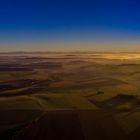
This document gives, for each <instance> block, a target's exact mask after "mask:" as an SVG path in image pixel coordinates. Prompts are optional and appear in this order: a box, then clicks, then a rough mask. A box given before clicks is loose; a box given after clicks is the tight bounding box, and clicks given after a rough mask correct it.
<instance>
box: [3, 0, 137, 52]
mask: <svg viewBox="0 0 140 140" xmlns="http://www.w3.org/2000/svg"><path fill="white" fill-rule="evenodd" d="M139 39H140V1H139V0H2V1H0V44H1V45H0V50H1V51H6V50H9V51H10V50H12V51H14V50H18V51H20V50H21V51H22V50H28V49H29V50H39V47H40V48H41V50H43V49H45V50H47V49H48V50H51V49H52V50H55V49H56V50H59V48H60V50H63V49H66V50H71V49H74V48H75V50H76V49H77V50H79V49H83V50H84V49H85V50H86V48H88V49H93V50H96V49H97V50H98V48H99V50H100V49H103V50H105V49H114V48H115V49H116V50H117V49H118V50H121V49H122V50H127V49H128V50H133V47H134V48H135V49H136V50H137V49H138V50H139V48H140V45H139V44H140V43H139ZM34 44H36V45H35V46H34ZM81 44H84V46H85V47H84V46H83V45H82V48H80V45H81ZM89 44H90V45H89ZM97 44H98V45H97ZM108 44H109V45H108ZM117 44H118V45H117ZM128 44H129V45H128ZM86 46H88V47H86ZM107 46H109V47H107ZM97 47H98V48H97ZM124 47H125V48H124Z"/></svg>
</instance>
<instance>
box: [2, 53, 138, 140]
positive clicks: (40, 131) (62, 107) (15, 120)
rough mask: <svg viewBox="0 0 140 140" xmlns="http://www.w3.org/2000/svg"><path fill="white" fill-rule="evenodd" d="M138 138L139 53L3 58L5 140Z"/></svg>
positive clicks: (53, 54) (113, 139) (56, 54)
mask: <svg viewBox="0 0 140 140" xmlns="http://www.w3.org/2000/svg"><path fill="white" fill-rule="evenodd" d="M1 139H2V140H28V139H29V140H43V139H44V140H93V139H95V140H103V139H104V140H139V139H140V54H138V53H78V54H76V53H46V54H45V53H44V54H29V53H28V54H24V53H23V54H17V53H16V54H0V140H1Z"/></svg>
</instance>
